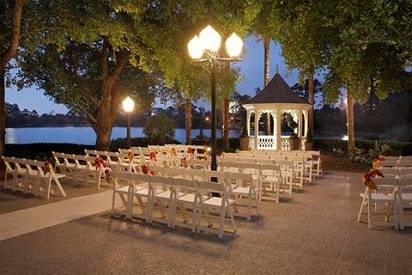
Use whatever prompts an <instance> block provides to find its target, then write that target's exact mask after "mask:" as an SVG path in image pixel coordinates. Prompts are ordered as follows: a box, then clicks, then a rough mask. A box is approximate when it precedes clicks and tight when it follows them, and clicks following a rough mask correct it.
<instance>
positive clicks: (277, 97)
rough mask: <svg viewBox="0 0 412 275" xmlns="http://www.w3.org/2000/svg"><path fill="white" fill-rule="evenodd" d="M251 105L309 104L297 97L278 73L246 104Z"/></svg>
mask: <svg viewBox="0 0 412 275" xmlns="http://www.w3.org/2000/svg"><path fill="white" fill-rule="evenodd" d="M253 103H301V104H302V103H303V104H309V103H308V102H307V101H306V100H305V99H304V98H301V97H300V96H298V95H297V94H296V93H295V92H294V91H292V89H291V88H290V87H289V86H288V84H287V83H286V82H285V80H283V78H282V77H281V76H280V74H279V73H276V74H275V76H274V77H273V78H272V80H271V81H270V82H269V83H268V85H266V87H265V88H264V89H263V90H262V91H261V92H259V93H258V94H257V95H255V96H254V97H253V98H252V99H251V100H250V101H249V102H247V104H253Z"/></svg>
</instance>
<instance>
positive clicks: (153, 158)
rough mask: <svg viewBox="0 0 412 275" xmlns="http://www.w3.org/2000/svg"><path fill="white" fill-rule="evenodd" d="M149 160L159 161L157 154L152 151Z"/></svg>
mask: <svg viewBox="0 0 412 275" xmlns="http://www.w3.org/2000/svg"><path fill="white" fill-rule="evenodd" d="M149 159H150V160H153V161H157V159H156V152H154V151H151V152H150V153H149Z"/></svg>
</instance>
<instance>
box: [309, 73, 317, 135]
mask: <svg viewBox="0 0 412 275" xmlns="http://www.w3.org/2000/svg"><path fill="white" fill-rule="evenodd" d="M308 86H309V87H308V102H309V103H310V104H312V106H311V107H310V108H309V111H308V118H307V119H308V136H307V142H312V140H313V134H314V127H313V119H314V118H313V103H314V97H315V96H314V94H315V80H314V73H310V74H309V77H308Z"/></svg>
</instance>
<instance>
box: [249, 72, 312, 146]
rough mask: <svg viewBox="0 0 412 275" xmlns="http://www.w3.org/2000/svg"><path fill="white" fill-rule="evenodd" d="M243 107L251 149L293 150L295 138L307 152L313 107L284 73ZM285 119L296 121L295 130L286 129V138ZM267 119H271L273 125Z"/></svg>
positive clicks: (275, 77)
mask: <svg viewBox="0 0 412 275" xmlns="http://www.w3.org/2000/svg"><path fill="white" fill-rule="evenodd" d="M243 106H244V107H245V108H246V111H247V115H246V124H247V134H248V136H249V149H259V150H290V149H293V148H292V147H293V146H292V143H291V136H292V135H293V136H294V137H295V138H294V140H297V139H298V140H299V148H298V149H305V148H304V146H305V142H306V137H307V134H308V110H309V109H310V108H311V104H309V103H308V102H307V101H306V100H305V99H304V98H302V97H300V96H298V95H297V94H296V93H295V92H294V91H292V89H291V88H290V87H289V86H288V84H287V83H286V82H285V80H283V78H282V77H281V76H280V74H278V73H276V74H275V76H274V77H273V78H272V80H271V81H270V82H269V84H268V85H267V86H266V87H265V88H264V89H263V90H262V91H261V92H259V93H258V94H257V95H256V96H255V97H253V98H252V99H251V100H250V101H249V102H248V103H247V104H244V105H243ZM285 116H287V117H288V118H289V122H290V121H291V119H293V121H292V123H290V124H293V126H295V127H291V128H288V129H289V130H287V129H285V130H284V133H283V135H282V123H283V124H284V125H285V124H287V123H286V121H285ZM266 118H270V120H269V121H270V123H268V122H267V120H266ZM288 125H289V124H288ZM288 127H289V126H288Z"/></svg>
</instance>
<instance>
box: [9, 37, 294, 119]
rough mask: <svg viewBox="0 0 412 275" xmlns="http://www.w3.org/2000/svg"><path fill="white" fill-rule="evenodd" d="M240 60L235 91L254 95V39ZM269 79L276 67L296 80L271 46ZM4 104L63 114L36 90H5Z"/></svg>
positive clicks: (257, 71) (257, 56) (257, 80)
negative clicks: (240, 75) (239, 77)
mask: <svg viewBox="0 0 412 275" xmlns="http://www.w3.org/2000/svg"><path fill="white" fill-rule="evenodd" d="M244 48H245V50H244V56H243V60H242V61H241V62H239V63H238V66H239V67H240V68H241V73H242V76H243V79H242V80H241V81H239V83H238V85H237V90H238V91H239V92H240V93H241V94H249V95H254V93H255V88H256V87H261V88H262V87H263V45H262V41H259V40H258V39H257V38H256V37H253V36H250V37H248V38H246V39H245V46H244ZM270 50H271V51H270V77H271V78H272V77H273V75H274V74H275V71H276V64H279V73H280V74H281V75H282V77H283V78H284V79H285V80H286V82H287V83H288V84H289V85H294V84H295V83H296V82H297V79H298V72H297V70H293V71H291V72H290V71H288V69H287V67H286V65H285V62H284V59H283V57H282V56H281V49H280V47H279V46H278V45H277V44H275V43H273V42H272V43H271V49H270ZM6 102H9V103H16V104H18V105H19V107H20V109H28V110H36V111H37V112H38V113H40V114H42V113H50V112H51V111H55V112H56V113H66V112H67V108H66V107H65V106H64V105H61V104H55V103H54V102H53V101H52V100H50V99H49V98H48V97H47V96H45V95H43V93H42V91H40V90H38V89H36V87H32V88H26V89H23V90H21V91H17V88H16V87H10V88H8V89H6Z"/></svg>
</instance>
